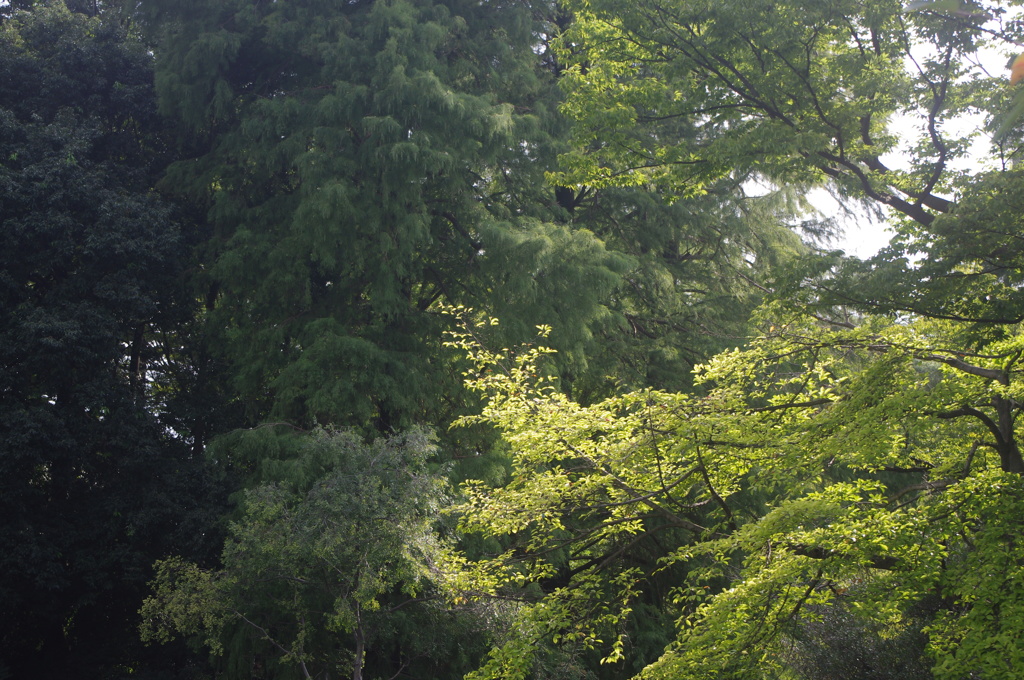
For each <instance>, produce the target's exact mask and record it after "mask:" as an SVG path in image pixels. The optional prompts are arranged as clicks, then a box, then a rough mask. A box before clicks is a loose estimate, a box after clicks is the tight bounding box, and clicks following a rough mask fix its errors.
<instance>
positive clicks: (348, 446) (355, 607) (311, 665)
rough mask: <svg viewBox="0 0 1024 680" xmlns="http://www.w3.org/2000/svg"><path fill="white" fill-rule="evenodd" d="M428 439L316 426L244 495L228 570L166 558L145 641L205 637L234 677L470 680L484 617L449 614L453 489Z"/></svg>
mask: <svg viewBox="0 0 1024 680" xmlns="http://www.w3.org/2000/svg"><path fill="white" fill-rule="evenodd" d="M434 453H435V452H434V450H433V446H432V445H431V443H430V441H429V438H428V437H427V436H426V435H425V434H424V433H423V432H422V431H412V432H409V433H407V434H405V435H402V436H396V437H392V438H390V439H387V440H377V441H376V442H374V443H373V444H370V445H367V444H364V443H363V442H362V441H361V440H360V439H359V438H358V437H357V436H356V435H354V434H352V433H349V432H341V433H331V432H325V431H322V430H321V431H317V432H315V433H313V434H312V435H311V436H310V437H308V438H306V439H305V440H304V443H303V445H302V446H301V447H300V448H299V450H298V452H297V453H296V455H294V456H292V457H291V458H290V459H289V460H286V461H278V462H277V463H276V465H274V466H273V467H275V468H276V470H275V475H274V476H276V477H277V479H279V480H281V481H278V482H277V483H273V484H263V485H260V486H257V487H256V488H253V489H252V490H250V491H248V492H246V494H245V500H244V503H243V513H242V516H241V517H240V518H239V520H238V521H237V522H234V523H232V526H231V535H230V538H229V540H228V541H227V543H226V545H225V548H224V553H223V567H222V568H221V569H218V570H202V569H200V568H198V567H196V566H195V565H192V564H189V563H186V562H185V561H183V560H181V559H180V558H174V559H171V560H167V561H164V562H162V563H161V564H160V565H159V566H158V577H157V579H156V581H155V582H154V595H153V596H152V597H151V598H149V600H147V602H146V605H145V607H144V609H143V616H144V618H145V624H144V626H143V632H144V635H146V636H147V637H148V638H152V639H161V640H166V639H168V638H169V637H172V636H174V635H176V634H185V635H190V636H196V637H197V638H198V639H199V640H201V641H202V642H203V643H205V644H206V645H207V646H209V647H210V648H211V649H212V650H213V651H214V652H217V653H221V652H223V654H224V658H223V662H222V663H220V664H219V665H221V666H223V670H224V673H226V676H227V677H231V678H236V677H237V678H245V679H248V678H250V677H259V678H292V677H325V676H326V677H353V678H361V677H366V678H378V677H396V676H400V677H415V678H448V677H452V678H454V677H461V675H462V674H463V673H465V672H466V671H467V670H469V669H470V668H472V667H473V664H475V663H476V662H477V660H478V658H479V656H480V654H482V652H483V650H484V644H485V640H486V634H485V633H484V631H483V623H484V622H483V620H482V619H481V618H480V617H478V616H475V615H472V614H469V613H457V612H454V611H451V610H449V609H447V608H446V607H445V603H444V600H443V598H441V597H440V596H439V593H438V592H437V589H436V587H435V585H434V581H435V579H436V578H437V576H438V571H437V559H438V552H439V550H440V548H441V546H442V543H443V539H441V538H440V537H439V536H438V534H437V531H436V525H437V522H438V519H439V512H440V510H441V508H442V507H443V506H444V505H445V504H446V501H447V495H448V493H449V488H448V484H447V482H445V481H444V479H443V477H442V476H440V475H438V474H436V473H431V472H430V470H429V466H428V459H429V458H430V457H432V456H433V455H434Z"/></svg>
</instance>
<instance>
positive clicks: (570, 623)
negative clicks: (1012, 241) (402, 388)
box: [450, 304, 1024, 678]
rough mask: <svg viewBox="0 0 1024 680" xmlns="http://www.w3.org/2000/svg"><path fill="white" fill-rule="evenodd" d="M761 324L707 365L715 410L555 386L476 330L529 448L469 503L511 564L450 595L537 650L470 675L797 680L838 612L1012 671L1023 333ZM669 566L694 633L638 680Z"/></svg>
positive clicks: (958, 664) (458, 581)
mask: <svg viewBox="0 0 1024 680" xmlns="http://www.w3.org/2000/svg"><path fill="white" fill-rule="evenodd" d="M761 324H762V325H761V330H762V334H761V335H760V336H759V337H758V338H757V339H755V340H753V341H752V342H751V343H750V345H749V346H748V347H747V348H745V349H739V350H735V351H730V352H726V353H723V354H721V355H719V356H717V357H715V358H714V359H713V360H712V361H710V362H708V363H707V364H705V365H703V366H701V367H700V368H699V369H698V377H697V382H698V384H699V385H700V386H701V387H702V388H703V390H704V391H703V392H702V393H701V394H678V393H665V392H658V391H653V390H646V391H640V392H635V393H629V394H626V395H622V396H618V397H614V398H610V399H608V400H606V401H603V402H599V403H595V404H592V405H590V406H581V405H579V404H576V403H574V402H572V401H571V400H569V399H567V398H566V397H565V396H564V395H563V394H562V393H561V392H560V391H559V390H557V389H555V386H554V385H553V384H552V383H551V382H550V381H549V380H546V379H544V378H543V377H537V376H538V375H540V376H543V371H542V370H540V369H538V365H537V364H538V361H540V360H542V359H543V355H544V353H545V350H542V349H533V350H531V351H527V352H523V353H517V354H516V355H515V356H513V357H509V356H507V355H506V354H505V353H502V352H498V353H495V352H492V351H489V350H486V349H485V348H482V347H480V346H479V345H478V344H477V343H476V342H475V340H473V338H472V335H462V336H457V338H456V343H457V344H459V345H460V346H462V347H464V348H466V349H468V350H469V351H470V352H471V354H472V356H473V357H474V359H475V361H476V362H477V369H476V370H475V371H473V373H472V374H471V376H470V382H471V384H472V386H473V387H474V388H475V389H478V390H481V391H482V392H483V393H485V394H486V395H487V405H486V407H485V409H484V411H483V413H482V414H481V415H480V416H479V417H478V418H480V419H483V420H484V421H486V422H489V423H492V424H494V425H495V426H497V427H498V428H499V429H501V431H502V432H503V433H504V435H505V438H506V440H507V441H508V442H509V444H510V446H511V447H512V450H513V452H514V453H513V470H512V472H511V475H510V480H509V483H508V484H507V485H504V486H502V487H500V488H493V487H492V486H490V485H487V484H483V483H472V482H471V483H467V484H466V485H464V493H465V494H466V501H465V502H464V504H463V505H462V506H461V507H460V508H458V512H459V513H460V521H461V527H462V528H463V530H465V531H468V532H478V533H481V534H482V535H484V536H487V537H492V538H500V539H502V540H504V541H505V542H506V543H505V545H506V546H507V549H506V550H505V551H504V552H502V553H500V554H497V555H494V556H492V557H489V558H488V559H483V560H477V561H472V560H470V561H466V560H463V559H456V560H455V561H454V563H453V564H455V565H456V566H458V567H459V571H458V572H457V575H456V576H454V577H453V579H452V581H451V583H450V587H452V588H453V589H454V590H455V592H458V593H460V595H459V596H460V597H467V598H470V597H475V598H480V599H482V600H486V599H488V598H490V597H494V596H500V597H505V598H507V597H512V598H516V599H518V600H519V601H521V602H522V606H521V609H520V610H519V612H518V616H519V623H518V626H517V628H516V630H517V631H518V633H519V634H518V635H517V636H516V637H515V638H514V639H512V640H510V641H508V642H507V643H506V644H504V645H502V646H498V647H495V649H494V650H492V653H491V656H490V658H489V660H488V662H487V663H485V664H484V665H483V666H482V668H481V669H480V671H478V673H477V674H476V675H475V676H474V677H480V678H489V677H492V678H523V677H530V675H531V673H532V672H533V668H534V663H535V659H536V655H538V654H540V653H541V652H542V651H543V650H545V649H546V648H547V647H549V646H550V645H551V644H555V645H559V646H561V647H562V648H563V649H565V650H566V651H568V652H573V653H576V654H578V655H584V656H586V655H594V654H596V655H597V656H598V658H600V659H601V660H602V663H603V664H610V665H612V666H613V667H614V668H615V669H618V668H622V669H628V673H629V674H630V675H632V674H634V673H635V674H636V677H642V678H691V677H692V678H706V677H715V676H718V675H721V676H726V677H737V678H740V677H743V678H768V677H778V674H779V673H780V672H783V671H789V672H792V671H793V670H794V669H798V668H805V669H806V668H810V667H813V666H812V664H810V662H809V661H808V659H807V657H806V655H804V656H801V655H800V641H801V640H802V639H805V638H806V636H807V635H808V634H809V632H808V631H809V630H811V627H812V626H813V623H814V622H815V621H816V620H819V619H820V618H821V617H824V616H829V617H831V618H832V620H833V621H835V620H838V619H840V618H843V617H852V621H853V622H854V623H851V624H849V625H859V626H861V627H862V628H864V629H869V630H871V631H872V632H871V633H870V635H871V636H883V637H895V636H898V635H901V634H904V633H906V632H907V631H910V632H911V633H913V631H918V633H919V635H918V637H916V638H915V637H913V635H911V636H910V637H909V638H908V639H912V640H914V639H916V640H917V642H916V643H914V644H912V645H911V646H910V647H909V649H908V650H907V652H906V653H908V654H910V655H911V659H910V660H911V661H912V662H916V660H917V659H919V658H920V659H922V661H920V662H919V663H918V671H917V672H918V673H925V670H924V669H925V668H927V667H929V666H930V667H931V669H932V673H934V676H935V677H939V678H961V677H969V676H972V675H973V676H976V677H985V678H1011V677H1013V676H1014V674H1015V673H1016V672H1017V670H1016V669H1017V668H1019V663H1020V659H1019V658H1018V657H1017V650H1016V645H1015V643H1014V642H1013V641H1014V640H1016V639H1018V637H1019V636H1020V634H1021V633H1022V627H1024V617H1022V616H1021V610H1020V593H1021V592H1024V591H1022V586H1024V584H1022V583H1021V582H1020V577H1019V575H1018V572H1019V569H1017V568H1015V567H1014V566H1013V565H1014V564H1016V563H1017V562H1019V560H1020V558H1021V554H1020V550H1021V548H1020V545H1019V541H1017V540H1016V538H1015V532H1014V529H1013V526H1014V524H1015V522H1016V519H1017V517H1018V516H1019V515H1018V513H1019V510H1020V504H1021V502H1022V499H1024V495H1022V494H1024V482H1022V480H1021V469H1020V465H1021V456H1020V450H1019V440H1018V434H1017V431H1016V426H1015V424H1014V423H1015V420H1016V418H1017V416H1018V415H1019V408H1020V407H1019V401H1018V399H1017V397H1016V396H1014V395H1016V393H1017V392H1018V391H1019V390H1020V379H1019V369H1018V367H1017V366H1018V361H1019V359H1020V357H1021V355H1022V354H1021V349H1020V347H1021V339H1020V335H1019V332H1018V331H1017V329H1016V328H1010V329H1007V328H998V329H995V330H993V331H991V332H990V333H989V334H988V335H987V337H986V338H984V339H981V338H979V337H978V334H977V331H976V330H975V329H972V328H970V327H966V326H965V325H964V324H958V323H956V322H950V321H935V320H916V321H913V322H902V323H894V322H893V321H892V320H890V319H887V318H884V317H868V318H862V319H860V323H858V324H856V325H854V324H851V323H850V322H849V321H848V320H846V319H844V318H842V317H834V318H831V319H829V318H823V317H821V316H820V315H817V314H815V315H810V316H809V315H807V314H805V313H802V312H800V311H796V312H794V311H792V310H791V309H787V308H786V306H784V305H779V304H775V305H770V306H768V307H766V308H765V309H763V310H762V311H761ZM644 553H654V555H653V557H652V558H647V559H643V558H642V557H641V555H643V554H644ZM668 574H673V575H674V582H673V583H672V585H671V586H670V591H669V592H670V595H669V596H668V597H664V598H663V599H660V607H661V609H662V615H663V616H668V617H670V618H671V619H673V620H674V621H675V625H674V628H675V634H674V640H673V641H672V642H671V643H669V644H666V645H665V646H664V647H663V648H662V649H661V650H660V654H659V655H658V656H657V658H651V657H648V658H645V659H643V663H641V664H640V667H639V668H638V667H637V666H636V661H637V659H636V658H635V656H634V655H635V654H636V650H635V649H634V641H633V640H632V639H631V636H630V632H631V626H630V620H631V619H632V618H633V617H634V616H635V615H636V614H635V613H634V611H633V610H634V607H635V606H637V605H639V604H642V603H644V602H646V601H649V600H650V598H651V594H652V591H655V592H656V591H657V590H659V589H661V588H663V587H664V583H663V579H664V577H665V576H666V575H668ZM857 621H859V622H861V623H859V624H856V623H855V622H857ZM854 644H856V641H854ZM862 644H863V645H865V648H866V646H867V642H862ZM842 653H843V652H842V651H836V652H833V655H834V656H839V657H841V656H842ZM861 653H863V649H861V651H859V652H858V650H857V648H856V647H854V648H853V649H852V650H850V654H851V655H857V654H861ZM619 664H625V665H624V666H620V665H619ZM611 672H612V673H613V674H618V673H620V672H621V671H618V670H612V671H611Z"/></svg>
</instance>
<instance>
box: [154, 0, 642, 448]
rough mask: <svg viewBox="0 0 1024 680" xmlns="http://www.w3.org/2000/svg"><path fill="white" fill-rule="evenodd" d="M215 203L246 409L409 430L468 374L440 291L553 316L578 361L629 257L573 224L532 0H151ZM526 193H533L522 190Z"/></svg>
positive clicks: (215, 247)
mask: <svg viewBox="0 0 1024 680" xmlns="http://www.w3.org/2000/svg"><path fill="white" fill-rule="evenodd" d="M150 9H151V21H152V24H153V25H154V26H155V27H157V28H158V29H159V30H160V31H162V36H163V39H162V41H161V47H160V49H159V50H158V54H157V60H158V66H157V83H158V89H159V91H160V93H161V101H162V102H163V104H162V106H163V109H164V111H165V112H166V113H167V114H169V115H171V116H172V117H173V118H174V119H175V120H177V121H178V122H179V123H180V126H181V130H182V133H183V134H182V136H183V138H185V139H187V147H188V148H189V149H190V153H191V157H190V158H189V159H188V160H184V161H181V162H180V163H178V164H176V165H175V166H174V167H173V168H172V169H171V171H170V172H169V174H168V176H167V178H166V179H165V182H164V186H166V187H167V188H169V189H170V190H172V191H173V192H175V193H176V194H177V195H180V196H182V197H187V200H188V201H189V202H193V203H195V204H197V205H200V206H202V207H203V208H204V209H205V210H206V211H207V215H208V219H209V225H210V230H211V237H210V239H209V240H208V241H207V243H206V244H205V245H204V247H203V248H202V249H201V252H200V255H199V257H200V264H201V269H200V271H201V272H202V274H201V276H200V285H202V286H204V287H205V289H206V290H207V291H208V295H207V297H208V299H209V300H210V302H211V313H210V328H211V333H212V334H213V335H214V337H213V340H212V341H213V342H214V343H215V346H216V347H218V349H220V350H221V351H222V353H223V356H224V357H226V359H227V361H229V362H230V364H231V366H232V367H233V378H234V382H233V389H234V391H235V392H236V393H237V394H238V395H239V400H240V401H241V403H243V404H244V405H245V406H246V408H247V414H248V417H249V420H250V423H255V422H259V421H261V420H266V419H271V420H275V421H287V422H290V423H292V424H294V425H296V426H298V427H302V428H309V427H311V426H312V425H313V424H314V423H323V424H326V423H333V424H337V425H343V424H345V425H353V426H359V427H365V428H369V429H374V430H377V431H379V432H392V431H396V430H400V429H402V428H403V427H406V426H408V425H410V424H412V423H413V422H414V421H416V420H421V421H429V420H442V419H444V417H445V416H443V415H439V413H441V414H443V413H444V412H445V411H446V410H448V409H449V407H448V406H446V405H445V399H446V398H447V399H449V400H450V399H451V395H452V392H457V391H458V390H460V389H461V388H460V385H459V383H458V381H457V380H456V379H454V378H453V375H452V371H451V369H450V366H449V363H450V362H448V361H446V360H444V359H441V357H440V356H439V354H438V346H439V341H438V339H439V335H440V329H439V321H438V316H437V314H436V312H435V310H434V309H433V305H434V304H435V302H437V301H439V300H448V301H460V300H463V299H467V298H468V299H479V300H483V301H486V304H487V305H488V306H494V307H500V308H501V311H502V312H503V313H504V314H505V316H506V317H508V318H509V319H510V327H511V325H512V323H513V321H514V320H515V319H517V318H522V317H525V316H526V312H525V311H524V310H528V313H529V316H532V317H537V318H548V319H550V320H551V321H552V322H553V323H556V319H558V321H557V324H558V328H559V332H560V333H561V334H562V335H561V336H560V338H559V342H560V345H561V346H562V347H563V348H564V349H565V350H566V356H570V355H571V354H572V353H573V351H575V349H576V347H577V346H578V345H579V344H580V343H581V342H583V341H585V340H586V339H587V337H588V336H589V333H590V331H589V328H590V327H591V326H592V325H593V324H594V323H595V321H596V320H599V319H601V318H602V317H603V316H604V315H606V314H607V311H606V307H605V298H606V296H607V293H608V291H609V290H611V289H612V288H613V287H614V286H615V285H616V284H617V282H618V278H619V276H620V274H621V272H622V271H623V270H624V269H625V266H626V263H625V261H624V259H623V258H621V257H620V256H617V255H615V254H613V253H609V252H607V251H606V250H605V248H604V246H603V244H602V243H601V242H600V241H599V240H597V239H596V238H594V236H593V234H592V233H590V232H588V231H586V230H583V229H573V228H570V226H568V225H565V224H558V223H556V222H555V221H554V220H553V219H552V216H553V214H554V210H555V202H554V198H553V196H551V192H550V191H549V190H547V189H546V188H545V187H544V185H543V180H542V177H541V170H542V167H540V166H539V165H535V164H534V163H533V161H534V160H535V159H536V158H537V157H543V155H544V154H545V153H546V145H547V141H546V140H547V135H548V134H549V131H548V129H547V128H546V126H547V120H546V117H547V115H548V112H547V109H546V99H545V98H546V96H547V93H548V92H549V90H550V87H551V82H550V78H548V77H546V76H545V75H544V73H543V72H541V70H540V65H539V61H540V60H539V59H538V55H537V54H535V53H534V51H533V50H532V47H533V44H534V38H533V33H532V31H533V29H534V27H535V19H534V17H533V16H532V15H531V14H530V12H529V11H528V8H525V7H521V6H518V5H501V4H499V5H487V6H482V5H479V4H474V3H466V2H461V1H456V2H438V3H434V2H406V1H398V2H376V3H370V2H356V3H350V4H347V5H344V6H340V5H337V4H336V3H324V2H316V3H312V4H310V3H297V2H277V3H258V4H255V5H254V4H252V3H249V2H237V3H224V2H195V3H185V4H182V3H178V2H174V3H162V2H154V3H152V4H151V5H150ZM521 192H526V193H525V195H524V194H522V193H521Z"/></svg>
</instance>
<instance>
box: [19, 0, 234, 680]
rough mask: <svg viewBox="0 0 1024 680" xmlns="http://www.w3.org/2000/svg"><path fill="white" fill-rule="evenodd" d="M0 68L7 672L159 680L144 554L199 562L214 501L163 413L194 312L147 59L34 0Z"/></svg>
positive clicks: (99, 22) (108, 26)
mask: <svg viewBox="0 0 1024 680" xmlns="http://www.w3.org/2000/svg"><path fill="white" fill-rule="evenodd" d="M0 72H2V73H3V76H2V77H0V231H2V234H3V240H4V247H3V248H2V249H0V384H2V387H0V421H2V422H0V513H2V514H3V517H4V520H3V522H2V525H0V542H2V544H3V546H4V550H3V554H2V555H0V581H2V585H0V676H4V677H27V676H32V675H43V676H47V677H71V676H74V677H83V678H91V677H108V676H109V675H110V674H112V673H115V672H118V669H124V668H133V669H135V671H136V672H138V673H139V674H142V673H144V672H147V671H149V670H152V669H153V667H154V666H156V667H158V668H160V669H161V672H164V671H166V672H168V673H171V672H174V669H175V667H176V666H177V665H178V664H179V662H181V660H182V659H181V657H175V656H173V655H168V654H165V653H163V652H161V651H160V650H150V651H146V650H143V649H142V648H141V647H140V645H138V644H137V643H138V640H137V636H136V634H135V628H136V621H135V615H136V611H137V610H138V607H139V605H140V604H141V601H142V598H143V595H144V590H145V585H146V581H147V579H148V575H149V570H150V568H151V565H152V563H153V561H154V560H155V559H157V558H159V557H161V556H163V555H164V554H165V553H166V552H167V551H170V550H172V549H173V550H174V551H176V552H179V553H181V554H185V555H188V556H189V557H190V558H191V559H195V560H204V559H206V558H207V557H209V556H210V555H211V549H213V548H215V546H216V542H217V535H218V531H217V530H216V526H215V525H216V521H217V518H218V515H219V513H220V512H222V510H223V507H222V505H223V504H222V502H221V501H219V500H218V496H221V495H222V494H223V490H222V489H221V488H220V482H219V481H218V480H217V478H216V477H215V476H213V475H211V470H210V468H209V467H208V466H207V465H206V463H205V461H204V460H203V459H202V457H199V456H193V455H192V451H191V447H190V446H189V443H188V442H187V441H186V440H185V436H186V434H187V433H186V432H184V431H181V430H179V431H178V432H173V431H172V430H171V428H170V424H171V422H172V421H174V418H173V417H172V416H171V415H170V414H169V413H168V411H167V408H166V407H167V399H169V398H170V397H171V395H178V394H180V391H179V390H180V388H181V385H179V384H178V383H177V382H176V381H175V380H174V379H173V377H172V376H173V375H174V374H177V373H185V372H188V370H189V368H188V367H186V366H185V365H184V362H179V357H178V356H176V354H175V352H174V351H173V350H172V351H170V352H165V351H164V349H165V348H164V346H163V345H162V342H161V338H162V337H164V336H165V335H167V334H175V333H178V332H180V331H181V330H182V328H183V327H184V324H185V323H186V322H187V320H188V319H189V318H190V317H191V315H192V313H193V311H194V304H193V302H192V300H191V299H190V296H188V295H187V294H186V292H185V289H184V287H183V286H182V283H181V276H182V272H183V270H184V258H183V257H182V256H183V250H184V249H185V247H186V244H187V238H186V236H185V234H184V233H183V231H182V229H181V228H180V226H179V224H178V223H177V221H176V220H175V210H174V208H173V206H172V205H171V204H170V203H168V202H167V201H166V200H164V199H163V198H161V197H160V196H158V195H157V194H156V193H155V192H154V191H153V184H154V182H155V181H156V179H157V177H158V175H159V174H160V172H162V170H163V166H164V165H165V164H166V161H167V158H168V147H167V145H166V139H165V138H164V137H163V136H162V135H161V124H160V120H159V117H158V116H157V112H156V100H155V95H154V91H153V84H152V60H151V56H150V55H149V54H148V52H147V47H146V45H145V44H144V43H143V42H142V41H141V40H140V39H139V37H138V36H136V35H132V34H130V33H129V32H128V31H126V30H125V28H124V27H123V26H121V25H120V24H119V23H118V22H117V21H112V20H110V17H106V16H86V15H83V14H80V13H75V12H72V11H70V10H69V9H68V8H67V7H66V6H65V5H64V4H63V3H62V2H38V3H34V4H33V6H32V7H31V10H30V11H12V12H11V13H10V14H9V15H8V16H4V17H3V19H2V22H0ZM177 422H184V421H177ZM172 546H173V548H172ZM177 651H180V650H177ZM154 654H155V655H156V656H155V657H154ZM147 659H148V660H147Z"/></svg>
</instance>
